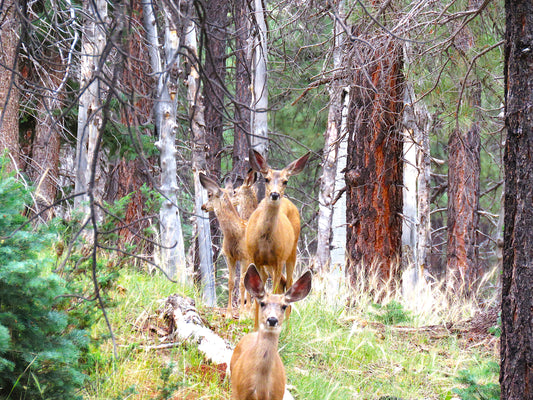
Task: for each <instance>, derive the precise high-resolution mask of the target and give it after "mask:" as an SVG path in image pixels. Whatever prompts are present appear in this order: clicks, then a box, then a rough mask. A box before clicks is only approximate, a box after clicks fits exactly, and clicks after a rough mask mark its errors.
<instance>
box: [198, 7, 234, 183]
mask: <svg viewBox="0 0 533 400" xmlns="http://www.w3.org/2000/svg"><path fill="white" fill-rule="evenodd" d="M204 10H205V25H204V35H202V37H203V38H205V63H204V75H203V80H204V86H203V92H204V106H205V141H206V144H207V146H208V147H207V149H208V151H207V159H206V161H207V171H209V173H210V175H211V176H213V177H216V178H217V179H218V178H220V166H221V155H222V154H221V151H222V145H223V141H222V138H223V136H222V134H223V133H224V120H223V114H224V107H225V104H224V86H225V80H226V36H227V32H226V28H227V26H228V12H229V4H228V0H208V1H205V2H204Z"/></svg>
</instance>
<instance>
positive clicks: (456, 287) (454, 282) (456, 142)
mask: <svg viewBox="0 0 533 400" xmlns="http://www.w3.org/2000/svg"><path fill="white" fill-rule="evenodd" d="M474 87H475V90H474V93H473V94H472V105H471V106H472V107H473V108H479V106H480V105H481V104H480V103H481V86H480V85H475V86H474ZM479 131H480V128H479V123H478V122H474V123H473V124H472V126H471V128H470V129H469V131H468V132H467V133H466V135H463V134H462V133H461V131H460V129H459V127H457V129H455V131H454V132H452V134H451V135H450V139H449V142H448V154H449V158H448V250H447V259H448V262H447V271H446V281H447V285H450V287H451V288H452V290H453V291H454V292H455V293H457V294H461V295H468V294H469V293H471V292H472V290H473V289H474V285H475V282H476V280H477V278H478V276H479V265H478V253H479V250H478V243H477V242H478V240H477V231H478V226H479V214H478V208H479V179H480V169H481V166H480V149H481V141H480V137H479Z"/></svg>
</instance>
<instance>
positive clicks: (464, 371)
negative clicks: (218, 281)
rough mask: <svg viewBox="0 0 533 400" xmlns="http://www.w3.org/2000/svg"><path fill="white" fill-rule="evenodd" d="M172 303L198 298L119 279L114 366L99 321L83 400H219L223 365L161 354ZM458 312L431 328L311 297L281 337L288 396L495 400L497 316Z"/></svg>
mask: <svg viewBox="0 0 533 400" xmlns="http://www.w3.org/2000/svg"><path fill="white" fill-rule="evenodd" d="M174 293H179V294H180V295H182V296H186V297H191V298H193V299H194V298H196V299H197V298H198V296H197V294H195V293H194V292H193V291H192V290H190V289H186V288H182V289H181V290H180V289H178V288H177V287H176V286H175V285H173V284H171V283H170V282H168V281H166V280H165V279H163V278H160V277H157V276H150V275H147V274H144V273H140V272H127V273H124V274H123V275H122V277H121V279H120V282H119V285H118V287H117V290H116V292H115V293H114V295H113V296H114V299H115V301H116V304H117V306H116V307H115V308H113V309H110V310H109V313H110V315H111V324H112V326H113V329H114V335H115V338H116V342H117V347H118V354H119V356H118V358H116V359H115V358H114V357H113V349H112V344H111V341H110V340H109V333H108V332H107V331H106V329H105V324H104V323H103V321H102V323H101V324H100V325H99V326H98V327H96V328H95V329H94V331H93V335H94V337H95V338H100V339H101V345H100V346H99V347H98V348H95V349H94V350H93V351H92V352H91V354H90V357H89V360H88V364H89V365H90V376H89V379H88V382H87V384H86V386H85V389H84V392H83V396H84V398H86V399H95V400H96V399H172V400H186V399H187V400H188V399H229V397H230V391H229V379H228V377H227V375H226V367H227V366H226V365H225V364H223V363H214V362H211V361H209V360H208V358H206V356H205V354H204V353H202V352H201V351H200V350H199V349H198V344H197V342H196V341H195V340H188V341H173V343H174V342H177V343H174V344H172V345H168V344H167V343H168V342H169V340H167V339H168V337H169V333H171V331H172V330H173V329H174V327H173V326H172V324H171V323H170V322H169V320H168V319H165V318H162V317H161V315H162V314H161V309H162V307H163V306H164V302H165V299H166V298H167V297H168V296H169V295H171V294H174ZM361 298H362V297H361ZM389 300H390V299H389ZM220 301H221V303H223V301H222V299H221V300H220ZM196 304H199V302H198V301H197V302H196ZM454 306H458V305H457V304H455V305H454ZM461 308H462V311H461V312H460V313H457V312H453V313H450V312H448V311H449V310H445V311H446V312H444V310H443V309H442V308H440V309H439V310H438V311H435V310H436V309H435V308H434V310H433V312H434V313H440V314H441V318H440V319H442V320H441V321H440V320H439V318H436V317H437V316H436V315H434V314H433V315H431V317H428V316H427V315H425V316H424V315H422V316H420V315H417V314H416V313H414V312H413V311H410V310H409V309H408V307H407V306H405V305H403V304H402V303H401V301H400V300H398V299H396V298H395V299H392V300H390V301H389V302H388V303H386V304H384V303H382V304H381V305H379V304H376V303H374V302H372V301H370V300H368V299H367V301H364V302H363V301H359V302H358V304H357V305H355V306H351V307H346V305H345V303H344V302H343V301H339V302H337V303H336V304H331V303H329V302H325V300H324V297H323V296H322V295H321V293H320V289H318V290H316V291H315V292H312V293H311V295H310V296H309V297H308V298H307V299H306V300H304V301H302V302H301V303H297V304H296V305H295V306H294V308H293V313H292V314H291V317H290V319H289V321H288V323H286V325H284V327H283V330H282V333H281V337H280V355H281V357H282V360H283V362H284V365H285V369H286V373H287V381H288V382H287V383H288V388H289V391H290V392H291V394H292V396H293V397H294V398H295V399H306V400H312V399H317V400H325V399H331V400H344V399H346V400H350V399H464V400H467V399H498V398H499V384H498V375H499V366H498V362H499V337H498V331H499V326H498V306H497V304H493V303H489V305H487V306H485V307H484V308H480V307H479V305H477V304H476V305H473V304H471V303H470V304H468V307H465V305H464V304H463V305H461ZM197 310H198V313H199V316H200V319H201V321H202V324H204V325H205V326H206V327H208V328H210V329H211V330H212V331H213V332H215V333H216V334H217V335H218V336H220V337H222V338H223V339H224V340H225V341H226V342H227V343H229V344H230V345H231V346H234V345H235V344H236V343H237V342H238V340H239V338H240V337H241V336H242V335H244V334H245V333H247V332H249V331H250V330H251V327H252V326H253V323H252V321H251V320H244V321H239V319H238V318H236V317H235V316H234V317H233V318H228V317H227V316H226V315H225V314H226V313H225V309H221V308H214V309H212V308H205V307H202V306H198V308H197ZM465 310H467V311H465ZM469 314H470V315H469ZM445 317H448V318H445ZM435 321H437V323H435ZM425 322H431V323H425ZM167 346H169V347H167Z"/></svg>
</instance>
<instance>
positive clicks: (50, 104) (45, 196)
mask: <svg viewBox="0 0 533 400" xmlns="http://www.w3.org/2000/svg"><path fill="white" fill-rule="evenodd" d="M44 61H45V62H43V67H44V68H45V69H48V68H47V67H46V66H47V63H46V60H44ZM48 61H49V62H50V61H51V62H53V65H55V66H59V68H58V71H53V70H51V69H49V70H48V71H47V74H46V75H44V76H43V78H44V79H46V81H43V82H40V87H42V88H47V89H43V90H42V93H41V96H40V97H39V104H38V111H37V118H38V121H37V126H36V127H35V138H34V140H33V144H32V156H31V160H30V169H29V176H30V177H31V179H32V181H33V183H34V185H35V187H36V190H35V194H34V196H35V207H36V210H35V213H36V214H37V213H41V212H42V214H41V218H43V219H45V220H49V219H51V218H52V217H53V216H54V210H53V209H48V210H46V211H44V209H45V208H46V207H48V206H50V205H52V204H53V203H54V201H55V197H56V192H57V185H58V174H59V149H60V146H61V140H60V129H61V128H60V127H61V126H62V124H61V122H60V121H58V120H56V118H55V117H54V114H55V115H60V113H57V111H60V110H61V102H62V98H63V97H64V96H63V91H62V89H61V88H60V85H61V83H62V81H63V77H64V74H65V72H66V71H65V70H64V68H63V66H62V64H61V59H60V57H59V56H56V57H54V59H53V61H52V60H48Z"/></svg>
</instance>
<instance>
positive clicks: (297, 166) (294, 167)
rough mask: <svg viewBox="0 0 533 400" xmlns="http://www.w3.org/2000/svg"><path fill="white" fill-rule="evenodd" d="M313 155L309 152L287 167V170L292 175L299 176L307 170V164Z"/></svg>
mask: <svg viewBox="0 0 533 400" xmlns="http://www.w3.org/2000/svg"><path fill="white" fill-rule="evenodd" d="M310 155H311V152H308V153H307V154H305V155H303V156H302V157H300V158H299V159H297V160H295V161H293V162H291V163H290V164H289V165H287V166H286V167H285V170H286V171H287V173H288V174H289V176H291V175H297V174H299V173H300V172H302V170H303V169H304V168H305V165H306V164H307V160H308V159H309V156H310Z"/></svg>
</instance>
